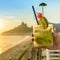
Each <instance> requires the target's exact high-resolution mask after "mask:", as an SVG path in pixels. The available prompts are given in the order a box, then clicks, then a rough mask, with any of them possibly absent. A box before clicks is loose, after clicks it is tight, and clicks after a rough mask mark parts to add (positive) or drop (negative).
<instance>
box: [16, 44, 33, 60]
mask: <svg viewBox="0 0 60 60" xmlns="http://www.w3.org/2000/svg"><path fill="white" fill-rule="evenodd" d="M31 45H32V44H31ZM31 45H30V46H29V47H28V48H26V50H25V51H24V52H23V53H22V54H21V55H20V57H18V58H17V60H21V59H22V57H23V56H24V55H25V53H26V52H27V51H28V49H29V48H30V47H31Z"/></svg>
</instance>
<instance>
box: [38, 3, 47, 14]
mask: <svg viewBox="0 0 60 60" xmlns="http://www.w3.org/2000/svg"><path fill="white" fill-rule="evenodd" d="M39 6H42V14H43V15H44V6H47V4H46V3H41V4H39Z"/></svg>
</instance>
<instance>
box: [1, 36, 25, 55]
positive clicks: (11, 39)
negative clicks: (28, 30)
mask: <svg viewBox="0 0 60 60" xmlns="http://www.w3.org/2000/svg"><path fill="white" fill-rule="evenodd" d="M24 38H25V36H0V54H1V53H2V52H4V51H6V50H8V49H9V48H11V47H13V46H15V45H17V44H18V43H20V42H21V40H23V39H24Z"/></svg>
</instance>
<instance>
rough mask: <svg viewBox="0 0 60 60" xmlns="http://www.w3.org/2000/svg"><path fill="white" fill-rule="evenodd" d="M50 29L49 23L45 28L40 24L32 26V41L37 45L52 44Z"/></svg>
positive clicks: (51, 27) (51, 28)
mask: <svg viewBox="0 0 60 60" xmlns="http://www.w3.org/2000/svg"><path fill="white" fill-rule="evenodd" d="M52 30H53V26H52V25H51V24H50V25H48V28H46V29H43V28H42V27H41V26H40V25H37V26H35V27H33V34H34V43H35V44H36V45H38V46H51V45H53V37H52Z"/></svg>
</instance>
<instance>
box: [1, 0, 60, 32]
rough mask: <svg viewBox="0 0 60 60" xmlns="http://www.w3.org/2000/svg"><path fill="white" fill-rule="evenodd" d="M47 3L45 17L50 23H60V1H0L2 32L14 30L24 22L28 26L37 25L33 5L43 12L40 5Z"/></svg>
mask: <svg viewBox="0 0 60 60" xmlns="http://www.w3.org/2000/svg"><path fill="white" fill-rule="evenodd" d="M42 2H45V3H46V4H47V6H46V7H44V16H45V17H46V18H47V20H48V21H49V22H52V23H60V0H0V31H1V32H2V31H5V30H9V29H12V28H14V27H15V26H18V25H20V24H21V22H22V21H24V22H25V23H27V25H28V26H32V25H34V24H36V21H35V18H34V14H33V10H32V5H33V6H34V7H35V10H36V12H41V11H42V9H41V7H39V4H40V3H42Z"/></svg>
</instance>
